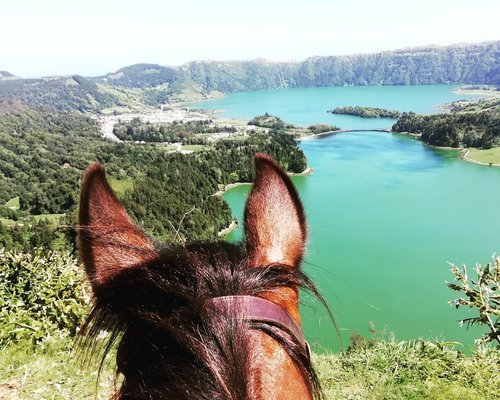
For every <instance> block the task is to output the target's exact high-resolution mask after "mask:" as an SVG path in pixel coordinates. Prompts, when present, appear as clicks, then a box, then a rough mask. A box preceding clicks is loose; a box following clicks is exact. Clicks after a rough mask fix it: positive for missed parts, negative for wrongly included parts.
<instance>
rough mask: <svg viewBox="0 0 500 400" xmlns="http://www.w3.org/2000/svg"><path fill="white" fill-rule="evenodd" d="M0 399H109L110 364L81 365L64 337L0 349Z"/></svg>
mask: <svg viewBox="0 0 500 400" xmlns="http://www.w3.org/2000/svg"><path fill="white" fill-rule="evenodd" d="M1 353H2V357H1V358H0V399H5V400H14V399H16V400H17V399H37V400H38V399H54V400H55V399H61V400H62V399H99V400H104V399H106V400H107V399H109V398H110V397H111V396H110V395H111V392H112V388H113V372H112V367H111V366H110V365H108V364H106V365H105V366H104V370H103V373H102V375H101V378H100V380H99V382H97V369H98V368H97V363H96V365H95V366H94V365H93V366H92V367H85V366H84V365H83V362H82V360H81V357H78V354H75V353H74V352H72V342H71V341H70V340H68V339H53V340H50V341H48V342H46V343H45V344H44V345H42V346H39V347H37V348H34V347H32V345H31V344H30V343H24V344H18V345H17V346H8V347H6V348H4V349H1Z"/></svg>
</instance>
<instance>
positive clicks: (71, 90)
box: [0, 41, 500, 112]
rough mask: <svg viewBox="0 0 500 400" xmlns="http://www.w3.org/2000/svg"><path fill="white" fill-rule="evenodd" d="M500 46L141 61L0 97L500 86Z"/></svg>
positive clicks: (145, 99)
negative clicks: (288, 58)
mask: <svg viewBox="0 0 500 400" xmlns="http://www.w3.org/2000/svg"><path fill="white" fill-rule="evenodd" d="M499 53H500V41H496V42H485V43H478V44H463V45H453V46H448V47H437V46H432V47H421V48H411V49H403V50H396V51H385V52H381V53H374V54H358V55H351V56H331V57H312V58H308V59H306V60H305V61H302V62H270V61H265V60H254V61H231V62H229V61H227V62H217V61H194V62H190V63H187V64H184V65H182V66H180V67H169V66H160V65H155V64H136V65H131V66H128V67H124V68H122V69H120V70H118V71H117V72H114V73H110V74H107V75H105V76H101V77H93V78H89V77H82V76H78V75H72V76H65V77H49V78H41V79H12V78H13V77H12V74H8V76H7V73H6V78H7V77H8V79H0V100H2V99H17V100H20V101H21V102H22V103H23V104H25V105H30V106H36V107H44V108H52V109H57V110H59V111H68V110H79V111H90V112H99V111H102V110H103V109H106V108H109V107H116V106H119V107H121V106H124V107H126V106H130V105H131V104H133V105H137V104H143V105H144V104H145V105H149V106H156V105H158V104H163V103H165V102H167V101H194V100H201V99H203V98H207V97H210V96H211V95H213V94H214V93H218V94H219V95H220V92H223V93H224V92H225V93H227V92H235V91H242V90H259V89H274V88H289V87H320V86H344V85H427V84H451V83H468V84H490V85H499V84H500V66H499V64H498V59H499Z"/></svg>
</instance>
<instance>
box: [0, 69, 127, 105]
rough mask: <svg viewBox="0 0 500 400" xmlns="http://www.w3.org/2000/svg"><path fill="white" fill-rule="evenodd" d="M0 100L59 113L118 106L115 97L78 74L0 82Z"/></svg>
mask: <svg viewBox="0 0 500 400" xmlns="http://www.w3.org/2000/svg"><path fill="white" fill-rule="evenodd" d="M0 100H17V101H20V102H21V103H23V104H25V105H28V106H31V107H41V108H45V109H53V110H58V111H74V110H78V111H81V112H84V111H93V112H98V111H100V110H102V109H103V108H105V107H110V106H112V105H117V104H119V101H118V99H117V98H115V97H114V96H112V95H111V94H109V93H106V92H105V91H103V90H101V89H100V88H99V86H98V85H97V84H96V83H95V82H93V81H91V80H90V79H87V78H84V77H83V76H79V75H72V76H65V77H54V78H41V79H14V80H9V79H7V80H0Z"/></svg>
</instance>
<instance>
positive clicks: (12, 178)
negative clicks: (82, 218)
mask: <svg viewBox="0 0 500 400" xmlns="http://www.w3.org/2000/svg"><path fill="white" fill-rule="evenodd" d="M177 125H178V126H182V125H183V124H177ZM186 126H187V127H193V126H194V127H196V126H197V125H196V124H193V123H190V124H187V125H186ZM204 126H206V124H205V123H204V122H203V121H201V122H200V123H199V127H204ZM257 152H264V153H267V154H269V155H270V156H272V157H274V158H275V159H276V160H278V162H279V163H281V164H282V165H283V167H284V168H285V169H287V170H288V171H291V172H302V171H303V170H304V169H305V168H306V160H305V156H304V154H303V152H302V150H300V149H299V148H298V147H297V145H296V143H295V141H294V140H293V139H292V138H291V137H290V136H289V135H287V134H284V133H280V132H270V133H269V134H266V135H262V134H253V135H251V136H248V137H246V138H241V137H240V138H238V140H229V139H228V140H219V141H218V142H216V143H214V144H212V145H210V146H206V149H205V150H203V151H199V152H196V153H194V154H188V155H186V154H180V153H177V152H167V150H166V147H164V146H163V147H162V146H159V145H158V144H151V145H134V144H132V143H115V142H111V141H107V140H104V139H103V138H101V137H100V134H99V130H98V123H97V121H96V120H95V119H94V118H90V117H87V116H84V115H82V114H79V113H59V112H52V111H40V110H34V109H31V108H24V109H23V110H22V111H15V112H14V111H13V112H4V114H3V115H1V116H0V186H1V187H2V191H1V192H0V218H3V223H2V222H1V221H0V236H2V237H0V247H2V245H3V246H6V247H7V248H19V249H23V250H29V249H30V248H33V247H34V246H35V245H37V243H38V244H39V245H40V244H42V242H40V241H39V240H38V239H37V238H39V237H43V238H44V242H43V244H44V245H46V246H47V247H48V248H60V247H71V245H72V240H73V239H74V237H73V236H72V234H71V233H70V232H69V231H68V230H67V229H63V228H62V227H61V225H65V226H67V227H70V226H71V225H72V224H73V223H74V222H75V220H74V212H75V209H76V206H77V195H78V189H79V184H80V180H81V177H82V174H83V171H84V170H85V168H86V167H88V166H89V165H90V164H91V163H92V162H95V161H99V162H101V163H103V164H104V165H105V166H106V169H107V172H108V175H109V177H110V178H111V179H112V180H114V181H115V182H117V184H118V186H120V185H122V184H123V183H125V184H126V185H125V186H126V187H127V189H126V190H124V191H123V193H122V194H121V195H122V196H121V197H122V199H123V201H124V202H125V203H126V204H127V206H128V208H129V210H130V212H131V214H132V215H133V216H134V217H135V218H136V220H137V221H138V222H139V223H140V224H141V225H142V226H143V227H144V228H145V229H146V230H147V231H148V232H150V233H152V234H153V235H157V236H161V237H162V238H164V239H167V240H183V239H186V238H189V239H210V238H215V237H216V236H217V233H218V232H219V231H220V230H221V229H223V228H225V227H227V226H228V225H229V223H230V221H231V218H232V217H231V212H230V210H229V208H228V206H227V204H226V203H225V202H224V201H223V200H222V199H221V198H220V197H218V196H213V194H214V193H215V192H217V191H218V190H219V189H220V188H222V187H223V186H224V185H226V184H228V183H234V182H242V181H244V182H247V181H250V180H252V179H253V157H254V155H255V153H257ZM13 199H18V205H17V206H14V207H12V206H10V205H9V204H8V203H10V202H12V200H13ZM41 215H42V216H43V215H46V216H47V217H48V218H51V219H52V220H55V219H58V220H59V223H58V224H57V223H54V224H45V223H42V222H39V218H34V216H41ZM16 221H17V223H16ZM48 231H50V232H52V233H51V234H49V233H47V232H48ZM64 238H66V239H67V243H64V240H63V239H64Z"/></svg>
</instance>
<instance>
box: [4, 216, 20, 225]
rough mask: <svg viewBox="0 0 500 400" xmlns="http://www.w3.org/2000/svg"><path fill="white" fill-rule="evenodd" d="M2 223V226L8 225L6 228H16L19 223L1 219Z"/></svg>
mask: <svg viewBox="0 0 500 400" xmlns="http://www.w3.org/2000/svg"><path fill="white" fill-rule="evenodd" d="M0 222H1V223H2V225H6V226H14V225H15V224H17V223H18V222H17V221H13V220H11V219H7V218H0Z"/></svg>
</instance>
